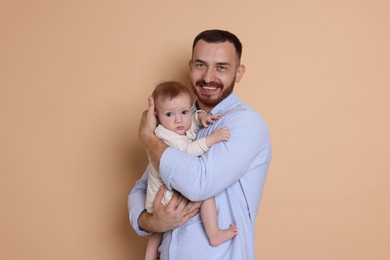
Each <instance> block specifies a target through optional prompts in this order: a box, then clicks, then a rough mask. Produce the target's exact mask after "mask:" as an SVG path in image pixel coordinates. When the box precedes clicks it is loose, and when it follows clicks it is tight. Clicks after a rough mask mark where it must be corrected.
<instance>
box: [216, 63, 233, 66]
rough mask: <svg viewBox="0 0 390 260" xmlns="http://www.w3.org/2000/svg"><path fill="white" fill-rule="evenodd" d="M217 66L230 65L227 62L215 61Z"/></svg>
mask: <svg viewBox="0 0 390 260" xmlns="http://www.w3.org/2000/svg"><path fill="white" fill-rule="evenodd" d="M217 65H218V66H231V64H230V63H229V62H217Z"/></svg>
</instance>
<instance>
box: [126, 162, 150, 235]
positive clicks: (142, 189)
mask: <svg viewBox="0 0 390 260" xmlns="http://www.w3.org/2000/svg"><path fill="white" fill-rule="evenodd" d="M149 167H151V164H150V163H149V165H148V167H147V169H146V171H145V172H144V174H143V175H142V178H141V179H139V180H138V181H137V182H136V183H135V185H134V187H133V189H132V190H131V192H130V194H129V196H128V200H127V206H128V209H129V219H130V224H131V226H132V227H133V229H134V231H135V232H136V233H137V234H138V235H140V236H146V235H149V234H151V233H149V232H147V231H145V230H142V229H141V228H140V227H139V226H138V218H139V216H140V215H141V213H142V212H143V211H144V210H145V199H146V189H147V186H148V169H149Z"/></svg>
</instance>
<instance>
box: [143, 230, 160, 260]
mask: <svg viewBox="0 0 390 260" xmlns="http://www.w3.org/2000/svg"><path fill="white" fill-rule="evenodd" d="M162 237H163V233H153V234H152V235H151V236H150V238H149V241H148V245H147V246H146V253H145V260H157V259H158V247H159V246H160V244H161V241H162Z"/></svg>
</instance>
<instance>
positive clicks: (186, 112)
mask: <svg viewBox="0 0 390 260" xmlns="http://www.w3.org/2000/svg"><path fill="white" fill-rule="evenodd" d="M181 113H182V115H187V114H188V113H190V111H188V110H184V111H182V112H181Z"/></svg>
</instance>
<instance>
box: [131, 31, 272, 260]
mask: <svg viewBox="0 0 390 260" xmlns="http://www.w3.org/2000/svg"><path fill="white" fill-rule="evenodd" d="M241 52H242V46H241V43H240V41H239V39H238V38H237V37H236V36H235V35H234V34H232V33H230V32H227V31H222V30H208V31H204V32H202V33H200V34H199V35H198V36H197V37H196V38H195V39H194V42H193V49H192V58H191V60H190V62H189V70H190V79H191V84H192V88H193V91H194V93H195V95H196V96H197V101H196V108H197V109H200V110H204V111H206V112H207V113H211V114H221V115H222V116H221V118H220V119H219V120H218V121H216V122H215V123H214V124H213V125H211V126H209V127H208V128H204V129H202V130H200V131H199V132H198V138H201V137H204V136H206V135H208V134H210V133H211V132H212V131H214V130H215V129H219V128H222V127H228V128H229V129H230V140H229V141H228V142H221V143H218V144H215V145H214V146H213V147H211V149H210V150H209V151H208V152H207V153H206V154H204V155H202V156H200V157H194V156H190V155H188V154H186V153H184V152H180V151H179V150H177V149H175V148H172V147H168V146H167V145H166V144H165V143H163V142H162V141H161V140H160V139H158V138H157V137H156V136H155V135H154V133H153V131H154V129H155V127H156V119H155V117H154V103H153V100H152V99H149V109H148V111H145V112H144V114H143V118H142V120H141V124H140V128H139V137H140V140H141V141H142V142H143V144H144V146H145V149H146V151H147V153H148V155H149V158H150V160H151V161H152V163H153V164H154V165H155V166H156V167H158V168H159V169H160V175H161V178H162V179H163V181H164V183H165V185H166V187H167V188H168V189H173V190H175V191H177V192H178V193H175V195H174V197H173V198H172V200H171V202H170V203H169V204H168V205H167V206H163V205H162V204H161V203H160V201H161V198H162V194H163V190H162V191H161V192H159V194H158V195H157V197H156V200H155V202H154V211H153V214H149V213H147V212H146V211H145V190H146V183H147V176H146V175H145V174H144V175H143V177H142V178H141V179H140V180H139V181H138V182H137V183H136V185H135V187H134V188H133V190H132V192H131V193H130V195H129V210H130V221H131V224H132V226H133V228H134V229H135V231H136V232H137V233H138V234H139V235H147V234H150V232H165V233H164V239H163V242H162V244H161V246H160V259H177V260H184V259H185V260H190V259H196V260H198V259H224V260H225V259H234V260H236V259H237V260H244V259H254V231H255V223H256V214H257V210H258V208H259V204H260V200H261V195H262V191H263V186H264V182H265V178H266V174H267V170H268V167H269V163H270V160H271V145H270V139H269V130H268V127H267V125H266V124H265V122H264V121H263V119H262V118H261V116H260V115H259V114H258V113H257V112H256V111H254V110H253V109H252V108H250V107H249V106H248V105H246V104H244V103H243V102H242V101H240V100H239V98H238V97H237V95H236V94H235V93H233V88H234V85H235V83H238V82H239V81H240V80H241V78H242V76H243V75H244V72H245V67H244V65H242V64H241ZM149 167H150V166H149ZM179 193H180V194H181V195H180V194H179ZM213 196H215V200H216V205H217V208H218V221H219V223H220V227H221V228H226V227H228V226H229V224H230V223H235V224H236V225H237V228H238V231H239V234H238V235H237V236H236V237H234V238H233V239H231V240H229V241H227V242H225V243H223V244H221V245H219V246H217V247H212V246H211V245H210V244H209V242H208V239H207V236H206V234H205V231H204V228H203V225H202V223H201V219H200V217H199V214H197V213H198V210H199V203H194V202H195V201H202V200H205V199H208V198H210V197H213ZM191 201H193V202H191Z"/></svg>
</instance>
